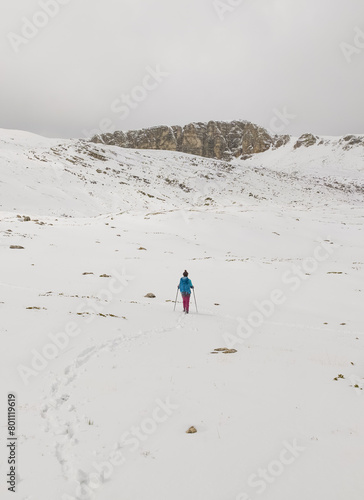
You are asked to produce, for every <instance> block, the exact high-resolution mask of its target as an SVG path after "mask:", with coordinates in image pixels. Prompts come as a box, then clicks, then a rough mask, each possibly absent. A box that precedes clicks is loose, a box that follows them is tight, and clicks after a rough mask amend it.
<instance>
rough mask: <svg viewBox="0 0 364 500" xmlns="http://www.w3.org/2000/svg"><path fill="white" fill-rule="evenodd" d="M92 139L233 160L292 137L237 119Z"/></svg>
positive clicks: (161, 127) (263, 149)
mask: <svg viewBox="0 0 364 500" xmlns="http://www.w3.org/2000/svg"><path fill="white" fill-rule="evenodd" d="M91 141H92V142H95V143H102V144H107V145H112V146H119V147H122V148H131V149H159V150H167V151H181V152H183V153H189V154H193V155H198V156H203V157H206V158H215V159H218V160H231V159H232V158H234V157H235V158H240V157H243V158H244V157H245V158H246V157H249V156H250V155H252V154H254V153H262V152H263V151H266V150H267V149H269V148H271V147H273V148H277V147H280V146H283V145H284V144H286V143H287V142H288V141H289V136H288V135H283V136H277V135H276V136H271V135H270V134H269V133H268V132H267V131H266V130H265V129H264V128H262V127H259V126H258V125H254V124H253V123H250V122H247V121H240V120H238V121H232V122H222V121H210V122H208V123H201V122H196V123H190V124H188V125H185V126H184V127H181V126H177V125H176V126H173V127H167V126H160V127H152V128H147V129H141V130H131V131H129V132H121V131H117V132H114V133H108V134H102V135H96V136H94V137H93V138H92V139H91Z"/></svg>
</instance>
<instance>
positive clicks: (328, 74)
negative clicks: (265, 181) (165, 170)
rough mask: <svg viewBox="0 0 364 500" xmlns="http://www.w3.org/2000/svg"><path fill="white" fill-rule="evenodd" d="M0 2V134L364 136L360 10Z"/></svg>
mask: <svg viewBox="0 0 364 500" xmlns="http://www.w3.org/2000/svg"><path fill="white" fill-rule="evenodd" d="M0 1H1V3H2V9H1V10H2V15H1V19H0V48H1V73H0V109H1V121H0V127H1V128H13V129H21V130H28V131H31V132H35V133H39V134H42V135H45V136H49V137H84V136H85V135H86V136H87V135H89V133H91V131H93V132H94V131H96V130H100V131H109V130H129V129H134V128H142V127H148V126H153V125H161V124H166V125H177V124H181V125H183V124H186V123H189V122H191V121H208V120H233V119H246V120H250V121H252V122H254V123H257V124H259V125H262V126H264V127H266V128H270V130H271V131H273V132H279V133H289V134H293V135H301V134H302V133H305V132H313V133H315V134H320V135H344V134H349V133H356V134H364V120H363V116H364V115H363V88H364V85H363V84H364V2H363V0H345V1H343V0H183V1H181V0H178V1H177V0H103V1H101V0H17V1H16V2H7V1H5V0H0ZM47 11H48V13H47ZM50 13H52V16H51V15H50ZM343 44H346V45H343ZM282 116H283V118H282Z"/></svg>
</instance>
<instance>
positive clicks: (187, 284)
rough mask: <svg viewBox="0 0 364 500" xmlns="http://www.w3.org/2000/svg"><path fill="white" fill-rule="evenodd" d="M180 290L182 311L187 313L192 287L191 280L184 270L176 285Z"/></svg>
mask: <svg viewBox="0 0 364 500" xmlns="http://www.w3.org/2000/svg"><path fill="white" fill-rule="evenodd" d="M177 288H178V289H179V291H180V292H181V295H182V299H183V312H185V313H186V314H188V311H189V309H190V297H191V288H193V285H192V281H191V280H190V278H189V277H188V272H187V271H184V273H183V278H181V279H180V281H179V285H178V287H177Z"/></svg>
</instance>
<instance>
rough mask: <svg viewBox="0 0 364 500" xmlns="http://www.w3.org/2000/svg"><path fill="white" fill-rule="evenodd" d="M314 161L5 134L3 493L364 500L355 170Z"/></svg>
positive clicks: (362, 264) (82, 499) (69, 499)
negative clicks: (13, 477)
mask: <svg viewBox="0 0 364 500" xmlns="http://www.w3.org/2000/svg"><path fill="white" fill-rule="evenodd" d="M314 147H316V146H314ZM290 148H291V149H290ZM317 148H321V149H317V156H315V155H313V156H312V157H311V160H312V161H311V160H310V161H309V157H308V156H307V155H311V154H312V153H309V151H311V152H312V151H313V149H310V150H308V149H304V147H303V148H298V149H296V150H294V148H293V146H292V145H290V144H288V145H287V146H284V147H282V148H280V149H279V150H276V151H273V150H271V151H268V152H266V153H263V154H260V155H256V157H254V158H251V159H249V160H246V161H234V162H233V163H226V162H221V161H217V160H207V159H203V158H199V157H195V156H191V155H185V154H181V153H172V152H162V151H146V150H144V151H134V150H123V149H120V148H116V147H112V146H108V147H107V146H102V145H97V144H90V143H88V142H86V141H73V140H72V141H71V140H70V141H64V140H49V139H43V138H40V137H37V136H33V135H31V134H26V133H19V132H15V131H14V132H12V131H0V205H1V206H0V317H1V322H0V341H1V347H2V349H1V355H0V356H1V358H0V366H1V369H2V372H1V379H0V380H1V382H0V384H1V393H2V394H3V397H2V398H1V405H0V411H1V415H3V420H2V428H3V434H5V432H6V420H5V418H6V408H5V402H6V394H7V392H14V393H16V396H17V412H18V417H17V435H18V446H17V474H18V476H17V493H16V494H15V495H14V494H12V493H9V492H8V491H7V485H6V484H5V482H4V481H2V482H1V486H0V496H1V498H4V499H5V498H16V500H92V499H94V500H118V499H120V498H127V499H128V500H151V499H153V500H154V499H173V500H182V499H183V500H184V499H185V498H189V499H191V500H204V499H207V498H208V499H209V500H222V499H226V500H256V499H258V498H262V499H267V500H291V499H292V498H295V499H296V500H307V499H308V498H318V499H319V500H343V499H350V500H362V498H363V496H364V482H363V478H362V475H363V474H362V471H363V466H364V458H363V457H364V455H363V449H364V421H363V410H364V390H363V389H364V354H363V353H364V325H363V315H362V304H363V294H364V287H363V282H364V281H363V280H364V260H363V252H364V239H363V220H364V210H363V178H362V162H361V161H360V153H359V152H355V158H354V153H353V151H354V150H353V149H352V150H351V151H350V152H348V155H347V156H343V157H341V156H340V155H337V154H336V153H335V149H334V148H332V147H331V146H330V145H328V144H327V145H326V146H325V145H321V146H317ZM323 148H325V149H323ZM284 152H285V153H284ZM319 152H320V154H321V153H322V155H321V156H320V155H319ZM283 153H284V154H283ZM279 155H281V156H279ZM349 155H350V156H349ZM314 156H315V158H314ZM323 158H329V159H330V161H328V162H326V163H324V162H323V161H322V159H323ZM352 160H353V161H352ZM336 162H337V163H336ZM335 165H336V166H335ZM343 165H345V167H346V170H345V174H343V172H342V170H341V167H342V166H343ZM336 167H338V169H337V170H336ZM11 247H12V248H11ZM19 247H20V248H19ZM185 268H187V269H188V271H189V272H190V277H191V279H192V281H193V283H194V285H195V293H196V299H197V306H198V314H197V311H196V307H195V302H194V298H192V302H191V313H190V314H189V315H184V314H183V313H182V312H181V300H180V298H179V299H178V303H177V307H176V311H174V300H175V298H176V291H177V284H178V281H179V278H180V275H181V273H182V271H183V270H184V269H185ZM148 293H153V294H154V295H155V297H154V298H148V297H146V295H147V294H148ZM219 348H220V349H221V348H230V349H232V350H233V351H232V352H223V351H216V350H215V349H219ZM234 350H235V351H236V352H234ZM191 426H194V427H195V428H196V430H197V433H193V434H189V433H186V431H187V430H188V429H189V428H190V427H191ZM6 458H7V452H6V450H5V446H4V448H3V452H2V455H1V461H0V466H1V476H2V477H5V476H6V473H7V470H8V465H7V463H6Z"/></svg>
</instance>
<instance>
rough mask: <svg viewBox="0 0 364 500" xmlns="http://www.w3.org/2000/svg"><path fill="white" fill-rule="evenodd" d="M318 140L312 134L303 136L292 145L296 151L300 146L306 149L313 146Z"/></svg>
mask: <svg viewBox="0 0 364 500" xmlns="http://www.w3.org/2000/svg"><path fill="white" fill-rule="evenodd" d="M319 139H320V138H319V137H316V136H315V135H313V134H303V135H301V137H300V138H299V139H298V141H297V142H296V144H295V145H294V149H298V148H300V147H301V146H305V147H306V148H308V147H310V146H314V145H315V144H316V143H317V142H318V140H319Z"/></svg>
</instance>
